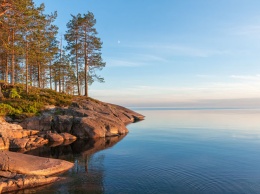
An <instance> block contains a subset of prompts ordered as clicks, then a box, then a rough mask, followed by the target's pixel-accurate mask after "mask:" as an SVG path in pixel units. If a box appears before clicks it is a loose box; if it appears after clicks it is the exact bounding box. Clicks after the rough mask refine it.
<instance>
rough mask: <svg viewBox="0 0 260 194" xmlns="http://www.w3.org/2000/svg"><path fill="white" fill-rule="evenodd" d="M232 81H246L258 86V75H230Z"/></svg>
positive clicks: (259, 80)
mask: <svg viewBox="0 0 260 194" xmlns="http://www.w3.org/2000/svg"><path fill="white" fill-rule="evenodd" d="M230 77H231V78H233V79H238V80H246V81H256V82H257V84H260V75H231V76H230Z"/></svg>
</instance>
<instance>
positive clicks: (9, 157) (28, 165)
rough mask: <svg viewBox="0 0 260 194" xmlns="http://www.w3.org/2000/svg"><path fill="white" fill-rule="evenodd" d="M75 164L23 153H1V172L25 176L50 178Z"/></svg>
mask: <svg viewBox="0 0 260 194" xmlns="http://www.w3.org/2000/svg"><path fill="white" fill-rule="evenodd" d="M73 165H74V164H73V163H71V162H67V161H63V160H58V159H50V158H41V157H37V156H30V155H25V154H21V153H15V152H9V151H0V170H2V171H9V172H14V173H19V174H25V175H38V176H50V175H53V174H57V173H61V172H64V171H66V170H69V169H70V168H72V167H73Z"/></svg>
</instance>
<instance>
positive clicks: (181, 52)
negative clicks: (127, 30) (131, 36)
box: [125, 43, 232, 57]
mask: <svg viewBox="0 0 260 194" xmlns="http://www.w3.org/2000/svg"><path fill="white" fill-rule="evenodd" d="M125 47H128V48H132V49H142V50H147V51H149V52H150V53H157V54H158V53H160V54H162V53H163V54H164V55H170V56H187V57H210V56H215V55H229V54H232V52H231V51H229V50H217V49H211V48H199V47H196V46H189V45H182V44H174V43H172V44H170V43H136V44H128V45H125Z"/></svg>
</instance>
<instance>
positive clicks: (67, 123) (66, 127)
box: [52, 115, 73, 133]
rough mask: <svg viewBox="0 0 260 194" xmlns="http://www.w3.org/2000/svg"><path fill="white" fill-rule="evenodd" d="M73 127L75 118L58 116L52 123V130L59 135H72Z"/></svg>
mask: <svg viewBox="0 0 260 194" xmlns="http://www.w3.org/2000/svg"><path fill="white" fill-rule="evenodd" d="M72 125H73V116H69V115H58V116H55V117H54V119H53V123H52V129H54V130H55V131H57V132H58V133H70V132H71V128H72Z"/></svg>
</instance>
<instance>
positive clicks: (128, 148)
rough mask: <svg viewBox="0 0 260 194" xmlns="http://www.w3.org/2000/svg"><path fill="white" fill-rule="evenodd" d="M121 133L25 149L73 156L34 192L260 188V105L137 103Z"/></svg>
mask: <svg viewBox="0 0 260 194" xmlns="http://www.w3.org/2000/svg"><path fill="white" fill-rule="evenodd" d="M136 111H137V112H139V113H141V114H143V115H145V116H146V120H144V121H142V122H139V123H135V124H131V125H129V126H128V128H129V131H130V133H129V134H128V135H127V136H125V137H120V138H112V139H106V140H100V141H98V142H75V143H73V144H71V145H69V146H63V147H52V148H42V149H40V150H34V151H31V152H29V154H34V155H41V156H46V157H52V158H61V159H66V160H68V161H73V162H75V167H74V168H73V169H71V170H70V171H68V172H66V173H64V174H63V175H62V177H63V178H64V179H63V180H61V181H59V182H57V183H55V184H52V185H49V186H46V187H41V188H38V189H33V190H29V191H28V192H31V193H33V192H36V193H75V194H76V193H77V194H78V193H107V194H110V193H111V194H115V193H124V194H127V193H142V194H145V193H169V194H170V193H180V194H185V193H191V194H196V193H205V194H206V193H207V194H208V193H221V194H222V193H260V110H219V109H215V110H172V109H164V110H163V109H136Z"/></svg>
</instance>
